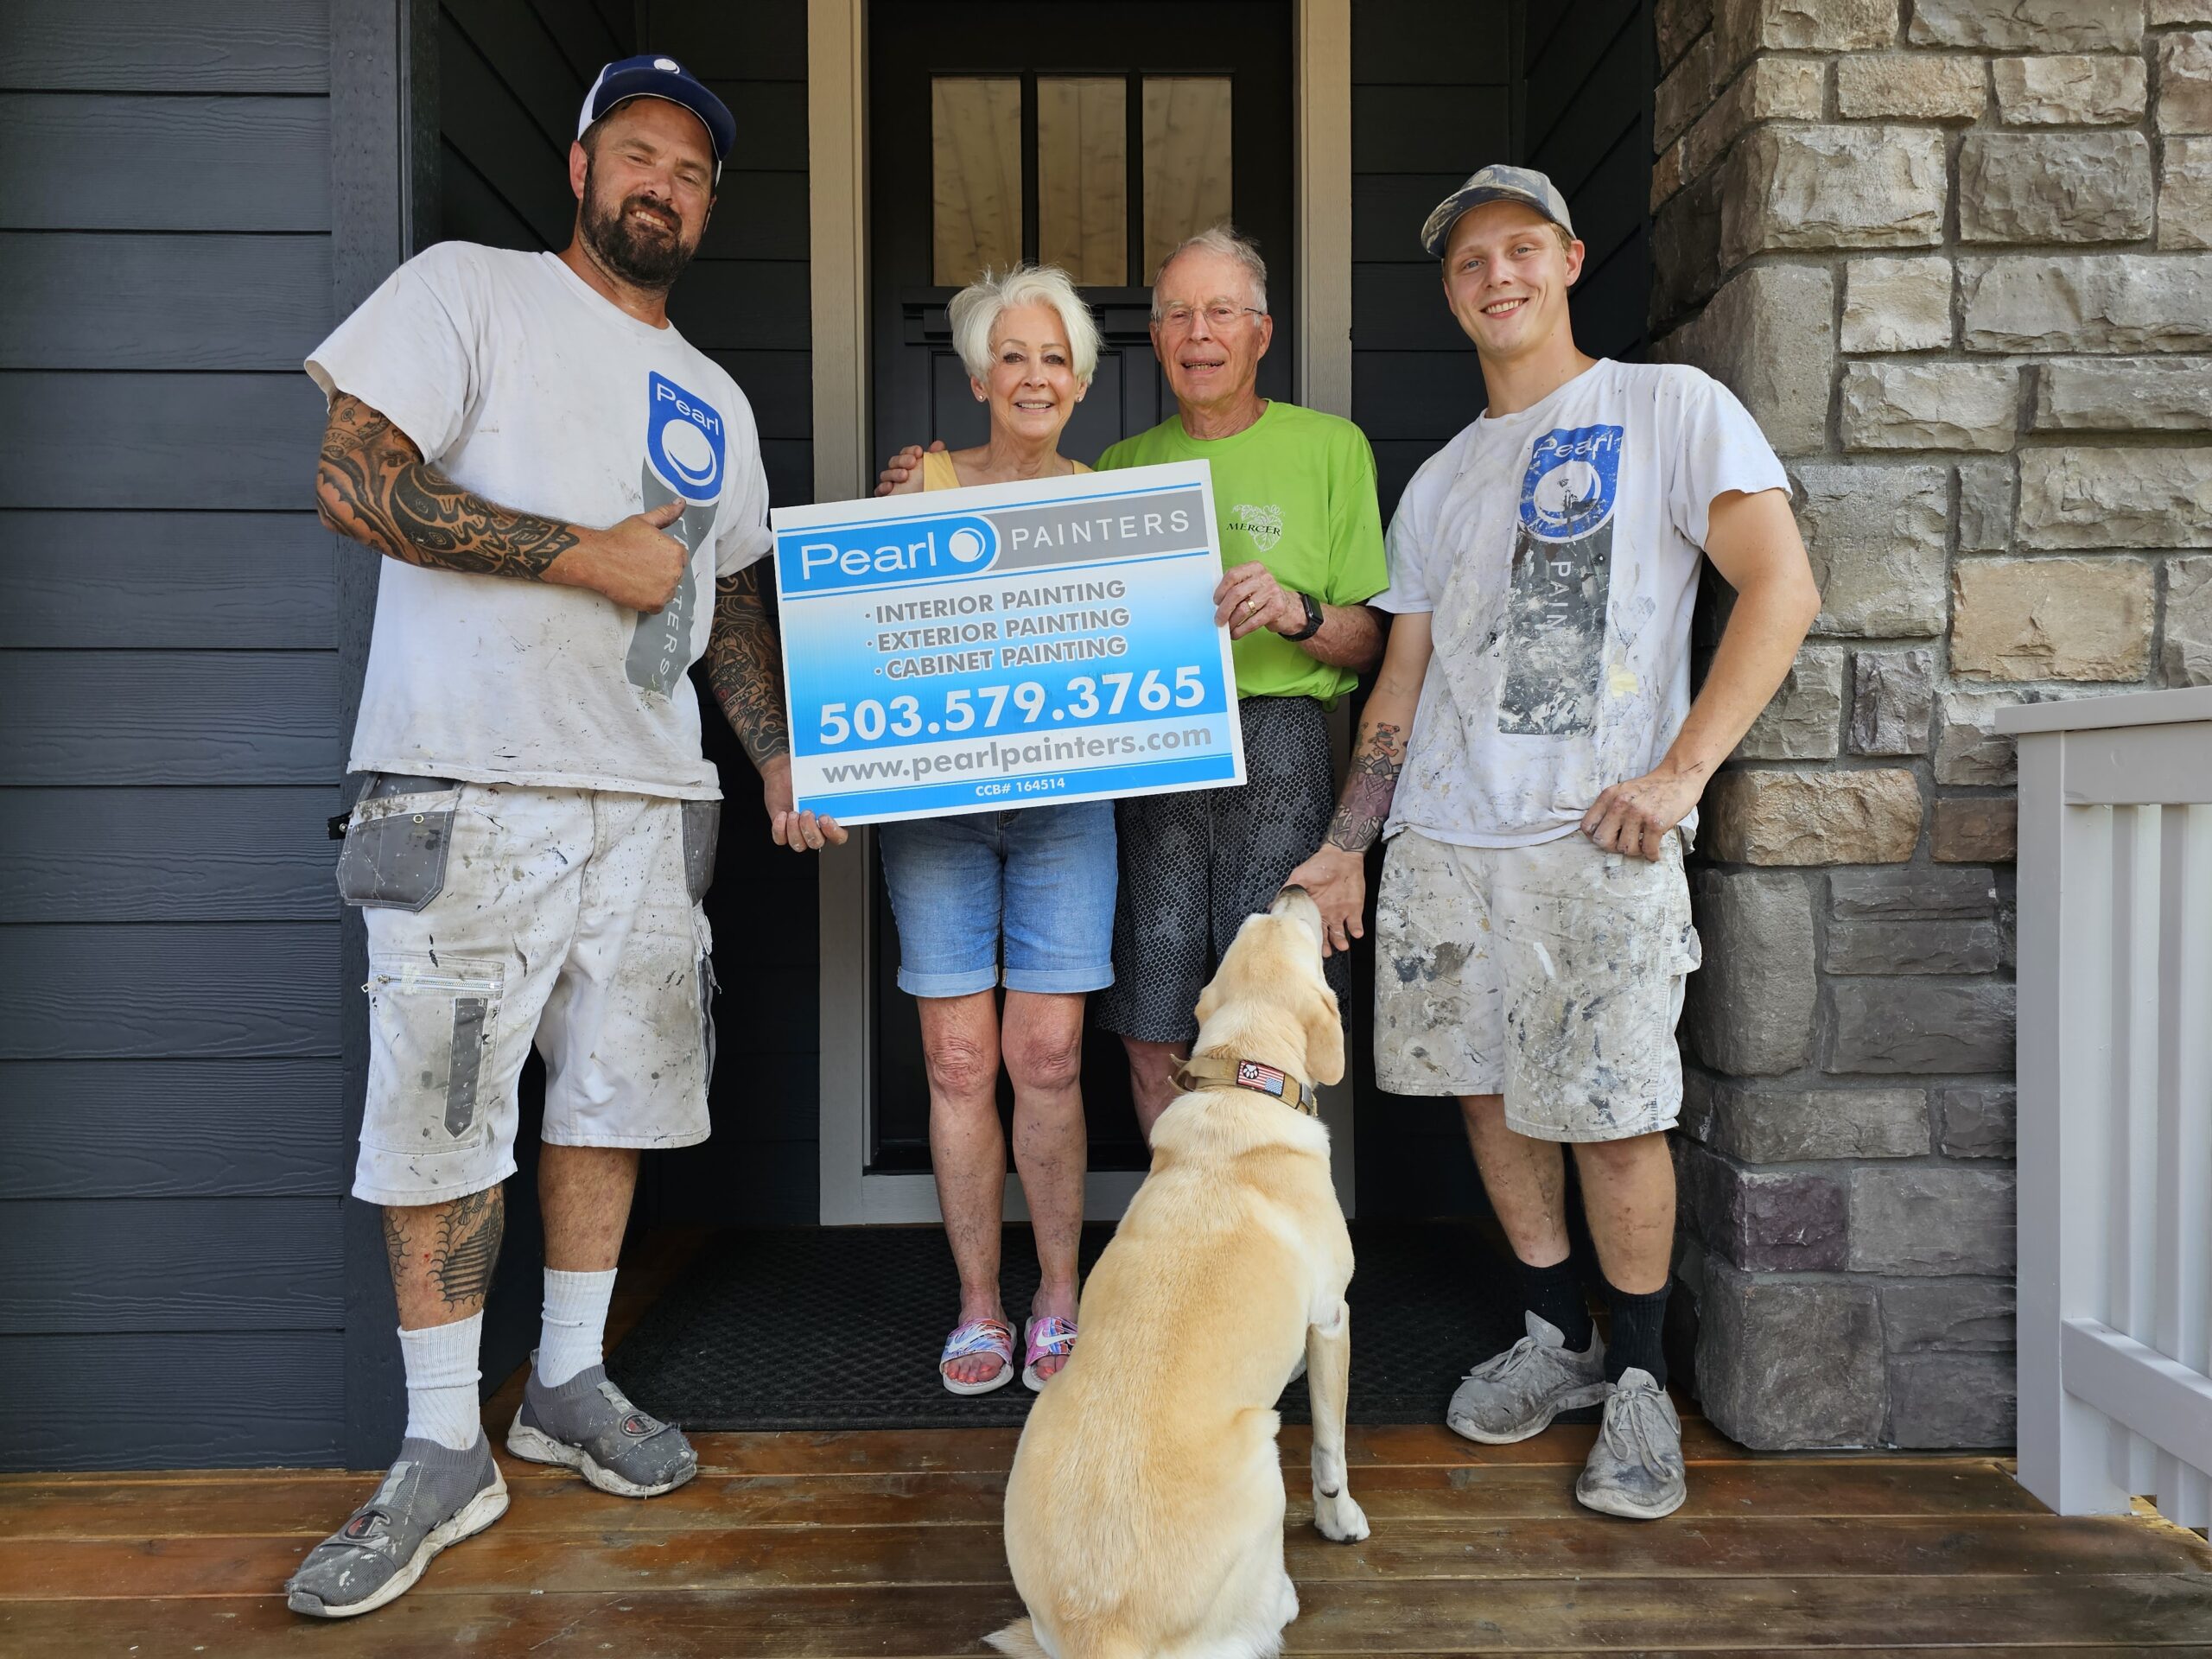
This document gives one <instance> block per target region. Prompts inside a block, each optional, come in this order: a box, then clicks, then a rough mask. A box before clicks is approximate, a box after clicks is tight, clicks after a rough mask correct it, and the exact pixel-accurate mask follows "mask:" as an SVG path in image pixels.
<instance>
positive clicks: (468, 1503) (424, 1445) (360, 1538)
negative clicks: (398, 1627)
mask: <svg viewBox="0 0 2212 1659" xmlns="http://www.w3.org/2000/svg"><path fill="white" fill-rule="evenodd" d="M506 1512H507V1484H506V1482H505V1481H504V1480H502V1479H500V1478H499V1465H497V1464H495V1463H493V1461H492V1442H491V1440H490V1438H489V1437H488V1436H486V1435H483V1434H479V1435H478V1436H477V1437H476V1444H475V1445H474V1446H471V1447H470V1448H469V1449H468V1450H467V1451H466V1452H455V1451H454V1450H453V1449H452V1448H451V1447H450V1446H441V1445H439V1444H438V1443H437V1442H436V1441H435V1440H402V1441H401V1442H400V1443H399V1460H398V1461H397V1463H394V1464H393V1465H391V1470H390V1471H389V1472H388V1473H386V1474H385V1478H384V1484H382V1485H380V1486H378V1488H377V1490H376V1492H375V1495H374V1496H373V1497H371V1498H370V1499H369V1501H368V1502H367V1503H364V1504H362V1505H361V1507H360V1508H359V1509H358V1510H354V1511H353V1514H352V1515H351V1516H348V1517H347V1519H346V1524H345V1525H344V1526H342V1527H340V1528H339V1529H338V1530H337V1531H335V1532H334V1533H332V1534H331V1535H330V1536H329V1537H327V1538H326V1539H324V1540H323V1541H321V1543H319V1544H317V1545H316V1546H315V1548H313V1549H311V1550H309V1551H308V1558H307V1560H304V1561H302V1562H301V1563H300V1570H299V1571H298V1572H296V1573H293V1574H292V1576H291V1577H290V1578H289V1579H287V1580H285V1581H284V1601H285V1605H287V1606H289V1607H290V1608H291V1610H292V1611H294V1612H296V1613H305V1614H307V1615H308V1617H309V1618H353V1617H354V1615H356V1614H357V1613H366V1612H372V1611H375V1610H376V1609H377V1608H378V1607H381V1606H383V1605H385V1603H386V1602H387V1601H391V1600H393V1599H396V1598H397V1597H398V1596H400V1595H402V1594H403V1593H404V1592H406V1590H407V1589H408V1588H409V1587H410V1586H412V1585H413V1584H414V1582H415V1580H417V1579H419V1578H421V1577H422V1576H423V1568H424V1567H428V1566H429V1564H430V1558H431V1557H432V1556H433V1555H435V1554H437V1553H438V1552H439V1551H440V1550H442V1549H443V1548H445V1547H446V1546H447V1545H448V1544H455V1543H459V1542H460V1541H461V1540H462V1539H464V1538H466V1537H467V1536H469V1535H471V1534H472V1533H479V1532H481V1531H483V1530H484V1529H485V1528H486V1527H488V1526H490V1525H491V1524H492V1523H493V1522H494V1521H496V1520H498V1519H499V1517H500V1516H503V1515H505V1513H506Z"/></svg>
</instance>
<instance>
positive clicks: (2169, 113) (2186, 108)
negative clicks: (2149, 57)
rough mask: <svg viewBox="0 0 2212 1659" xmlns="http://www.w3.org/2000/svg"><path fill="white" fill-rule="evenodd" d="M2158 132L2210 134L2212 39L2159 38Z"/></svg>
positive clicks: (2171, 36)
mask: <svg viewBox="0 0 2212 1659" xmlns="http://www.w3.org/2000/svg"><path fill="white" fill-rule="evenodd" d="M2158 130H2159V131H2160V132H2164V133H2177V132H2212V35H2160V36H2159V37H2158Z"/></svg>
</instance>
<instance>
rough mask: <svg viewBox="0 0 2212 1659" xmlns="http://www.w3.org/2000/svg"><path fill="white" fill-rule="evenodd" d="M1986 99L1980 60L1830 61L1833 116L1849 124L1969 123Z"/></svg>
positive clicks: (1910, 55)
mask: <svg viewBox="0 0 2212 1659" xmlns="http://www.w3.org/2000/svg"><path fill="white" fill-rule="evenodd" d="M1988 98H1989V94H1988V92H1987V91H1986V89H1985V88H1984V86H1983V84H1982V72H1981V60H1980V58H1966V57H1937V56H1935V55H1933V54H1929V53H1926V52H1882V53H1872V54H1855V55H1853V56H1851V57H1847V58H1839V59H1837V60H1836V66H1835V107H1836V113H1837V114H1839V115H1843V116H1847V117H1849V118H1851V119H1853V120H1854V121H1859V120H1866V119H1868V118H1881V117H1885V116H1887V117H1894V118H1899V119H1902V120H1906V121H1972V120H1974V118H1976V117H1978V116H1980V113H1981V111H1982V105H1984V104H1986V102H1987V101H1988Z"/></svg>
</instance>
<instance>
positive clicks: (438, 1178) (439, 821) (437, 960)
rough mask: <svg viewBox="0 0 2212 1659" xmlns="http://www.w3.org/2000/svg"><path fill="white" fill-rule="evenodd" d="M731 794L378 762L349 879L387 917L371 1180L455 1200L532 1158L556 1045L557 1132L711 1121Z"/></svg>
mask: <svg viewBox="0 0 2212 1659" xmlns="http://www.w3.org/2000/svg"><path fill="white" fill-rule="evenodd" d="M720 812H721V803H720V802H718V801H677V800H667V799H664V798H658V797H655V796H646V795H626V794H617V793H613V792H608V791H588V790H575V789H524V788H518V787H514V786H512V785H493V784H459V783H454V782H453V781H452V780H450V779H435V778H403V777H398V776H395V775H393V774H390V773H379V774H377V775H376V776H374V777H372V779H371V780H370V784H369V787H368V789H367V790H366V791H365V792H364V793H363V795H362V797H361V800H360V803H359V804H358V805H357V806H356V807H355V808H354V810H353V818H352V822H351V823H350V825H349V826H348V828H347V829H346V849H345V851H344V852H343V853H341V854H340V856H339V861H338V885H339V891H340V894H341V895H342V896H343V897H344V898H345V899H346V901H347V902H348V903H350V904H356V905H359V906H362V908H363V917H364V919H365V922H366V923H367V925H368V934H369V979H368V986H367V990H368V995H369V1092H368V1104H367V1109H366V1112H365V1116H364V1117H363V1119H362V1123H361V1154H360V1160H359V1165H358V1166H357V1167H356V1169H355V1173H354V1177H353V1194H354V1196H355V1197H356V1198H365V1199H367V1200H368V1201H369V1202H370V1203H372V1204H394V1205H421V1204H439V1203H442V1202H444V1201H446V1200H448V1199H449V1198H461V1197H462V1196H464V1195H466V1194H467V1193H471V1192H481V1191H483V1190H484V1189H485V1188H486V1187H488V1186H492V1185H496V1184H497V1183H499V1182H500V1181H502V1180H505V1179H506V1178H507V1177H508V1176H509V1175H512V1173H514V1170H515V1157H514V1149H515V1133H516V1123H517V1119H518V1115H519V1113H518V1103H517V1100H516V1082H517V1079H518V1077H520V1076H521V1074H522V1067H523V1061H524V1058H527V1056H528V1054H529V1052H530V1047H531V1043H532V1042H533V1041H534V1042H535V1043H536V1044H537V1049H538V1052H540V1053H541V1054H543V1056H544V1058H545V1119H544V1126H543V1130H542V1132H541V1139H543V1141H546V1142H548V1143H550V1144H553V1145H556V1146H574V1147H683V1146H690V1145H691V1144H692V1143H694V1142H695V1141H703V1140H705V1139H706V1138H707V1128H708V1124H707V1078H708V1074H709V1071H710V1070H711V1069H712V1066H713V1064H714V1021H713V1012H712V1001H711V999H712V996H713V993H714V988H715V982H714V972H713V969H712V968H711V966H710V965H709V961H708V954H709V944H710V941H709V937H708V931H707V919H706V916H705V913H704V912H702V911H701V910H700V908H699V904H698V901H699V899H700V898H701V897H702V895H703V894H704V893H705V892H706V890H707V884H708V883H709V881H710V880H712V879H713V870H714V842H715V827H716V823H717V820H718V818H719V817H720Z"/></svg>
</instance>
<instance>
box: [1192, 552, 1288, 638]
mask: <svg viewBox="0 0 2212 1659" xmlns="http://www.w3.org/2000/svg"><path fill="white" fill-rule="evenodd" d="M1213 605H1214V610H1213V620H1215V621H1216V622H1217V623H1219V624H1221V625H1222V626H1224V627H1225V628H1227V629H1228V630H1229V637H1230V639H1243V637H1244V636H1245V635H1246V634H1248V633H1250V632H1253V631H1255V629H1259V628H1273V629H1274V631H1275V632H1277V633H1296V632H1298V631H1299V630H1300V628H1303V627H1304V626H1306V601H1303V600H1301V599H1300V598H1299V597H1298V595H1297V594H1294V593H1292V592H1291V591H1290V589H1289V588H1286V587H1284V586H1283V585H1282V584H1281V582H1277V581H1276V580H1275V575H1274V571H1272V570H1270V569H1268V567H1267V566H1266V565H1264V564H1262V563H1260V562H1259V561H1258V560H1256V559H1255V560H1254V561H1253V562H1252V563H1249V564H1240V565H1236V566H1234V567H1232V568H1231V569H1229V570H1226V571H1224V573H1223V574H1222V578H1221V582H1220V585H1219V586H1217V588H1215V589H1214V590H1213Z"/></svg>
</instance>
